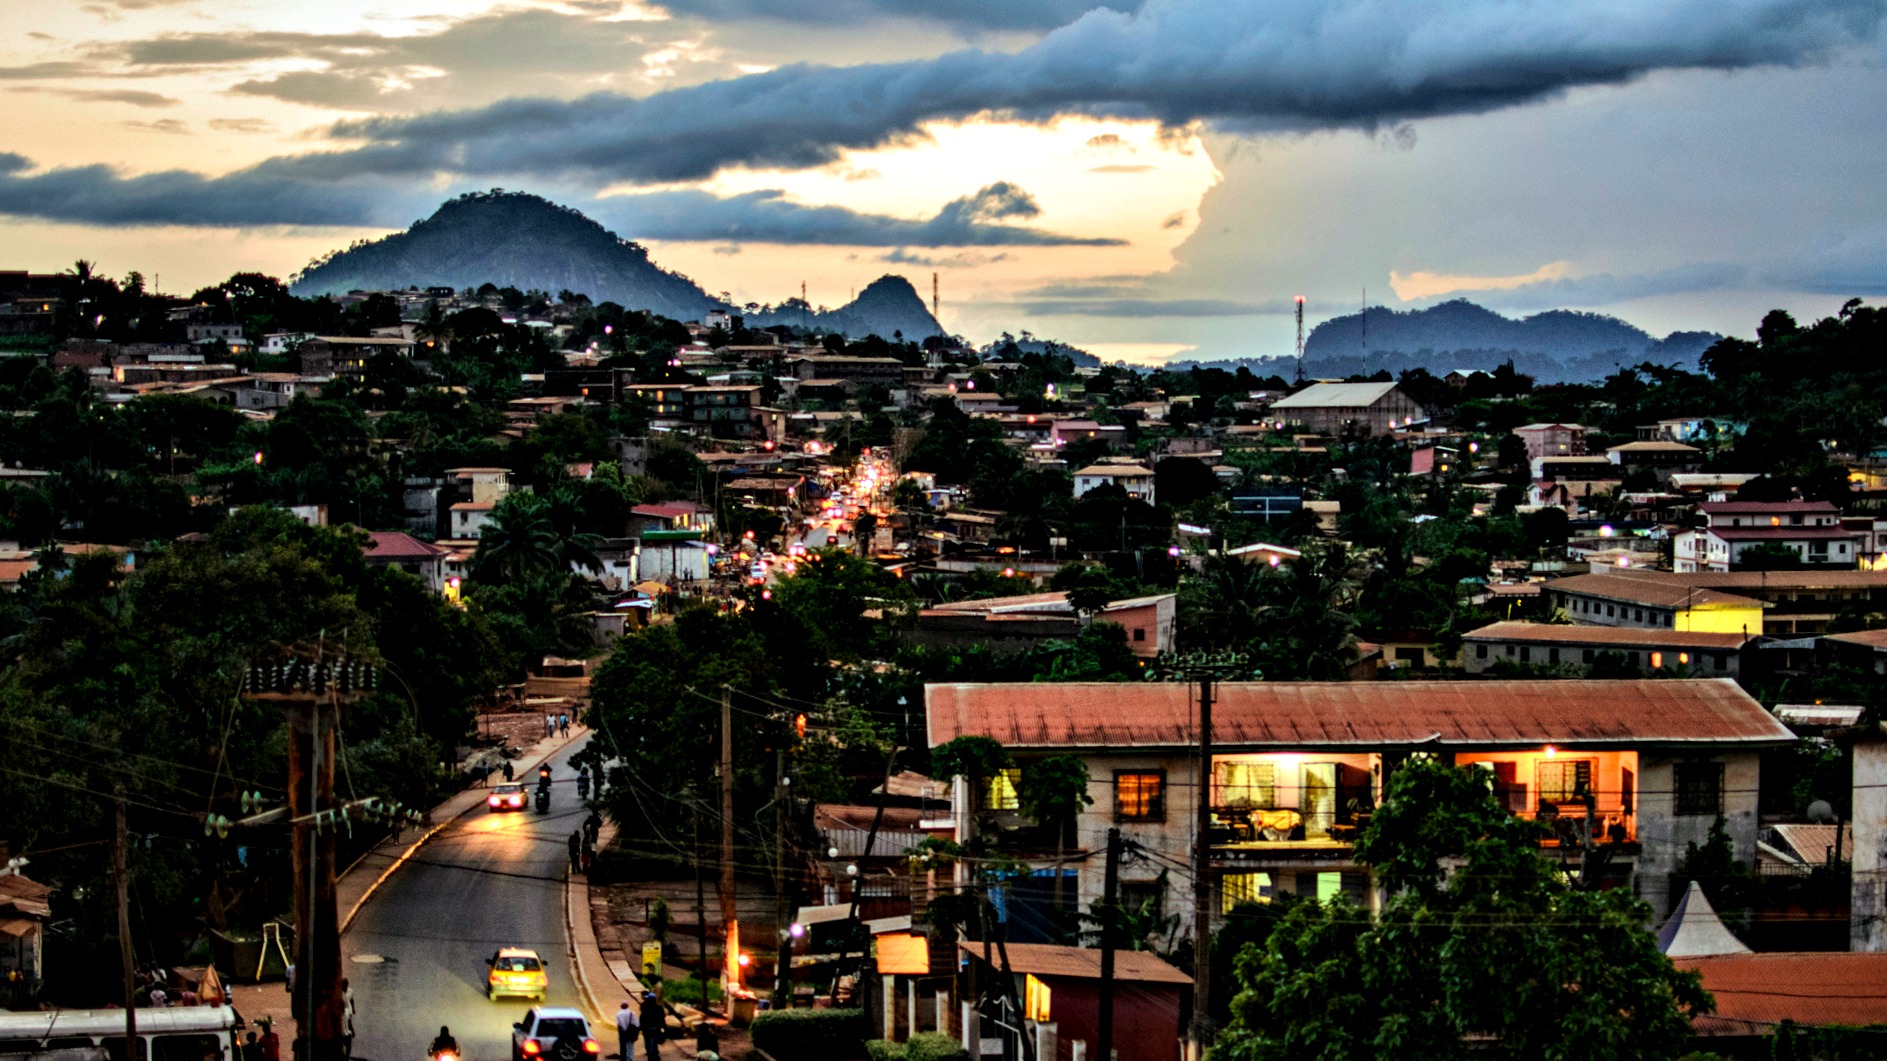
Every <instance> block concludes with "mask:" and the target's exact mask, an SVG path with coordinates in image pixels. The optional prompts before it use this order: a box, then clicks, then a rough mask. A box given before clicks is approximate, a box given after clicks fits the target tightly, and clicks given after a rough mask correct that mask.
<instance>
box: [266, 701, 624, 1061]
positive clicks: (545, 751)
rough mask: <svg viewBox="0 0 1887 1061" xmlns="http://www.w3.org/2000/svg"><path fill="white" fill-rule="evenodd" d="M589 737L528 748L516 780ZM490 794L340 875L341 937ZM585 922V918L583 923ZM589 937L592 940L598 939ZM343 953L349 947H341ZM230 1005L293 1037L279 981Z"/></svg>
mask: <svg viewBox="0 0 1887 1061" xmlns="http://www.w3.org/2000/svg"><path fill="white" fill-rule="evenodd" d="M587 733H589V730H587V729H585V728H583V727H582V726H580V725H577V724H576V723H574V722H573V723H571V725H570V736H568V737H546V738H544V739H542V740H539V741H538V742H537V743H536V744H534V745H532V746H531V747H529V748H527V749H525V751H524V753H523V754H522V755H520V756H519V757H518V758H517V760H516V763H517V766H516V768H515V769H516V772H517V774H518V776H520V777H522V776H524V775H525V774H527V773H529V772H530V771H532V770H535V769H537V765H538V764H539V763H541V762H543V761H544V760H546V759H548V758H550V757H551V756H553V755H555V754H557V753H558V752H560V751H562V750H563V749H564V748H565V747H566V746H568V745H569V744H570V743H571V742H572V741H576V740H579V739H581V738H582V737H583V736H584V735H586V734H587ZM489 794H490V789H488V788H485V787H484V786H481V785H473V786H472V787H470V788H467V789H465V790H463V791H460V792H457V793H455V794H453V795H452V797H451V798H449V799H447V800H446V801H445V802H443V803H441V804H439V805H438V806H436V807H434V808H433V809H432V810H430V811H428V812H426V820H425V822H424V823H422V824H420V825H419V826H418V827H417V828H416V829H404V828H403V829H401V830H400V831H399V832H396V833H394V834H393V835H392V836H389V837H387V838H386V839H385V840H382V841H380V842H379V843H378V844H375V845H374V846H373V847H372V848H371V849H369V850H368V851H367V853H365V854H363V855H361V856H360V857H359V858H357V859H355V860H354V863H353V865H351V866H348V867H347V868H346V869H344V870H342V871H341V875H340V877H339V878H338V879H337V880H336V882H335V895H336V908H337V909H338V910H339V911H340V915H341V935H342V937H343V938H345V937H346V935H347V929H348V926H349V925H351V924H353V923H354V916H355V915H356V914H358V913H359V912H360V909H361V907H362V906H364V905H366V902H367V900H368V899H370V898H372V896H373V893H374V892H375V891H378V890H379V888H380V885H381V884H383V883H385V882H386V880H387V878H388V877H391V876H393V873H394V871H396V870H398V869H399V868H400V866H402V865H404V864H405V862H406V860H407V859H409V858H411V857H413V855H414V853H415V852H417V851H418V850H419V849H420V847H422V846H423V845H424V844H425V843H426V841H428V840H431V839H432V838H433V837H434V836H436V835H438V833H439V832H440V831H442V830H444V829H445V828H446V827H447V826H449V825H451V824H452V823H453V822H455V821H457V820H458V819H459V818H460V817H461V816H462V815H464V814H465V813H466V812H468V811H471V810H474V809H476V808H478V807H482V806H484V805H485V797H486V796H487V795H489ZM567 919H568V914H567V913H566V920H567ZM587 921H588V919H587V918H586V919H585V922H586V923H587ZM591 938H592V940H594V938H595V937H594V936H592V937H591ZM343 953H345V947H343ZM638 997H639V996H638ZM230 1000H231V1002H232V1004H234V1006H235V1007H236V1012H238V1013H240V1014H242V1016H243V1019H245V1020H247V1021H248V1022H249V1023H251V1024H254V1023H256V1022H257V1021H259V1020H261V1019H262V1018H264V1017H267V1018H269V1019H271V1020H273V1021H274V1022H275V1030H276V1034H278V1035H280V1036H281V1037H282V1038H283V1039H285V1040H286V1039H290V1038H292V1037H293V1036H294V1034H295V1032H294V1027H295V1023H294V1019H293V1017H291V1016H290V1012H289V998H288V991H287V990H286V989H285V988H284V987H283V986H282V984H281V982H280V981H269V982H265V983H260V984H232V985H230ZM610 1008H611V1009H612V1010H614V1008H615V1003H614V1002H611V1003H610ZM612 1026H613V1024H612Z"/></svg>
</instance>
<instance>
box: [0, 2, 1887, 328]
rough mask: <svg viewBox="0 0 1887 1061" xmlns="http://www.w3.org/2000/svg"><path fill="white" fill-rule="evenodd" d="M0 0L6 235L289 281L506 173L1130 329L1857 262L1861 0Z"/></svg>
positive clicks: (1709, 315)
mask: <svg viewBox="0 0 1887 1061" xmlns="http://www.w3.org/2000/svg"><path fill="white" fill-rule="evenodd" d="M1113 3H1114V6H1113V7H1096V6H1093V5H1092V4H1091V3H1089V2H1088V0H927V2H924V3H918V2H916V0H669V2H668V3H666V4H665V5H658V4H656V3H654V2H652V0H564V2H559V3H545V2H535V0H516V2H510V3H491V2H487V0H323V2H321V3H318V4H311V3H307V2H305V0H299V2H294V3H289V2H283V0H216V2H209V0H91V2H86V0H7V8H8V14H9V16H10V17H9V23H10V26H11V28H12V30H13V32H11V33H9V34H8V35H7V36H6V37H5V39H4V41H3V42H0V94H4V97H5V102H6V103H7V106H4V107H0V269H5V268H29V269H33V270H36V271H51V270H58V269H65V268H68V267H70V265H71V263H72V262H73V261H75V260H77V259H80V258H83V259H87V260H89V261H93V262H96V263H97V266H98V268H99V269H100V270H102V271H104V272H106V273H108V274H111V275H116V276H122V275H123V274H125V273H127V272H129V271H131V270H134V269H135V270H139V271H141V272H142V273H144V274H145V275H146V276H147V277H151V278H154V279H155V281H156V282H157V283H158V284H159V285H160V286H161V288H162V289H163V290H165V291H167V292H185V293H187V292H189V291H191V290H194V289H195V288H196V287H198V286H202V285H206V284H209V283H214V282H216V281H218V280H220V279H222V278H224V277H226V276H228V275H229V274H230V273H232V272H236V271H240V270H252V269H253V270H259V271H262V272H267V273H271V274H274V275H278V276H284V277H286V276H288V275H289V274H292V273H294V272H295V271H296V270H297V269H299V268H301V267H302V266H303V265H304V264H306V263H307V261H308V260H309V259H311V258H313V257H315V256H317V255H319V254H322V253H323V252H326V251H328V250H330V249H333V248H335V247H338V246H344V245H346V244H348V243H350V242H352V241H354V240H356V239H362V238H373V237H376V236H379V235H383V234H385V233H387V232H389V231H394V230H398V229H401V228H404V227H406V226H407V225H409V224H411V223H412V222H413V221H414V220H416V219H419V218H422V217H424V216H426V215H427V214H429V213H431V212H432V211H433V210H434V209H436V208H437V206H438V204H439V203H440V202H442V201H443V200H444V199H447V198H449V197H451V196H453V195H456V194H458V193H460V192H464V191H470V190H482V189H488V188H494V187H502V188H507V189H513V190H523V191H530V192H535V193H537V194H540V195H543V196H545V197H547V198H550V199H553V200H555V201H558V202H561V203H565V204H567V205H570V206H573V207H576V208H577V209H580V210H583V211H584V212H586V213H589V214H591V215H592V216H594V217H596V218H597V219H598V220H599V221H602V222H603V223H604V224H606V225H608V226H609V227H611V228H612V229H614V230H615V231H616V232H618V233H619V234H620V235H622V236H624V237H626V238H629V239H634V240H637V241H639V242H641V243H644V244H645V245H647V246H648V247H649V249H650V252H651V254H652V255H653V256H654V258H655V260H656V261H657V262H659V263H661V264H663V265H664V266H667V267H669V268H673V269H678V270H680V271H682V272H684V273H686V274H688V275H689V276H691V277H693V278H694V279H695V280H697V281H698V282H700V283H701V285H702V286H703V287H704V288H706V289H707V290H708V291H710V292H713V293H717V294H718V293H722V292H725V293H726V294H728V295H729V296H731V297H732V298H733V299H734V300H735V301H737V302H749V301H755V302H769V303H771V302H778V301H780V300H782V299H784V298H786V297H788V296H790V295H796V294H797V293H798V291H799V288H800V285H801V284H802V283H803V284H805V286H806V290H807V293H808V295H809V297H810V298H811V300H812V301H813V302H814V303H815V304H820V305H826V306H836V305H839V304H841V303H843V302H845V301H847V300H848V299H849V298H850V297H851V295H852V294H853V293H854V292H855V291H856V290H858V289H859V288H862V287H863V286H865V285H866V284H868V283H870V282H871V281H872V280H874V279H876V278H877V277H878V276H880V275H883V274H885V273H898V274H901V275H904V276H906V277H908V278H910V279H911V280H912V281H913V283H915V284H916V285H917V286H918V288H919V289H920V290H921V291H923V292H925V293H926V294H928V293H929V291H930V279H931V274H932V273H935V274H937V276H938V283H939V287H940V289H941V295H942V306H943V309H942V314H941V316H942V320H943V323H944V325H945V327H947V328H949V329H950V330H952V331H954V332H957V333H959V334H962V335H965V336H966V337H968V338H970V339H972V340H975V341H978V342H987V341H989V340H991V339H994V338H995V337H997V336H998V335H1000V334H1001V333H1003V332H1010V333H1020V332H1022V331H1028V332H1031V333H1032V334H1034V335H1037V336H1040V337H1044V338H1056V339H1060V340H1062V341H1066V342H1070V343H1073V344H1075V345H1078V346H1081V347H1083V348H1085V349H1088V350H1092V351H1094V352H1096V353H1098V354H1101V355H1102V356H1104V357H1107V358H1110V359H1112V358H1126V359H1129V360H1134V361H1141V362H1152V361H1157V360H1160V359H1162V358H1165V357H1169V356H1176V355H1177V356H1191V357H1204V358H1219V357H1247V356H1268V355H1285V354H1289V353H1291V352H1292V349H1293V343H1294V335H1295V322H1294V319H1293V309H1294V305H1293V301H1294V298H1295V296H1298V295H1302V296H1304V298H1305V299H1306V316H1307V322H1308V323H1309V324H1310V325H1313V326H1314V324H1315V323H1316V322H1317V321H1319V320H1322V319H1326V318H1328V317H1331V316H1334V315H1338V314H1343V313H1351V312H1355V310H1356V309H1357V308H1358V307H1359V306H1360V305H1362V304H1363V303H1364V302H1365V301H1367V303H1368V304H1369V305H1372V306H1387V307H1390V308H1394V309H1411V308H1418V307H1422V306H1428V305H1433V304H1435V303H1437V302H1439V301H1443V300H1446V299H1450V298H1469V299H1472V300H1474V301H1476V302H1479V303H1481V304H1483V305H1487V306H1489V307H1491V308H1494V309H1497V310H1500V311H1502V312H1506V313H1510V314H1524V313H1532V312H1538V311H1540V310H1544V309H1553V308H1571V309H1581V310H1589V311H1594V312H1601V313H1608V314H1612V315H1615V316H1619V317H1622V318H1624V319H1626V320H1628V321H1631V322H1632V323H1634V324H1637V325H1639V326H1641V327H1644V328H1646V329H1647V330H1649V331H1652V332H1653V333H1656V334H1658V335H1663V334H1664V333H1666V332H1670V331H1675V330H1693V329H1701V330H1710V331H1718V332H1723V333H1726V334H1740V335H1748V334H1752V333H1753V331H1754V329H1755V325H1756V322H1757V321H1759V320H1760V319H1761V317H1762V314H1763V313H1764V312H1766V311H1767V310H1768V309H1771V308H1775V307H1781V308H1786V309H1789V310H1791V311H1792V312H1795V313H1796V314H1797V315H1798V316H1801V317H1815V316H1822V315H1826V314H1829V313H1832V312H1834V311H1835V310H1836V309H1837V308H1838V307H1839V306H1840V305H1841V304H1842V303H1843V302H1845V301H1846V300H1847V299H1849V298H1851V297H1860V298H1864V299H1868V300H1869V301H1874V300H1877V299H1879V298H1880V297H1882V296H1884V295H1887V203H1884V201H1883V197H1882V196H1881V195H1880V189H1881V187H1882V178H1881V174H1882V173H1887V106H1882V101H1887V34H1884V33H1883V26H1882V23H1883V17H1884V16H1887V0H1488V2H1482V0H1453V2H1450V0H1262V2H1246V0H1139V2H1136V0H1113Z"/></svg>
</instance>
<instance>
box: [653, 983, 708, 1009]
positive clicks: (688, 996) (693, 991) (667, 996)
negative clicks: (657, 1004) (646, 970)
mask: <svg viewBox="0 0 1887 1061" xmlns="http://www.w3.org/2000/svg"><path fill="white" fill-rule="evenodd" d="M707 984H708V1001H709V1002H710V1003H714V1002H719V1001H720V1000H721V982H720V981H719V980H709V981H708V982H707ZM656 993H657V994H659V995H661V996H662V1001H664V1002H685V1003H687V1004H688V1005H690V1006H699V1005H700V1004H701V981H699V980H697V979H695V978H694V977H692V976H689V977H682V978H680V979H675V980H668V979H664V980H661V981H659V982H658V983H657V985H656Z"/></svg>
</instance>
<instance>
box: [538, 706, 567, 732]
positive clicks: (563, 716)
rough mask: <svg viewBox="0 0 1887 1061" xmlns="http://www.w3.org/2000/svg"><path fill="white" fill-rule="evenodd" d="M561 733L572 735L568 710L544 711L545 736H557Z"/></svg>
mask: <svg viewBox="0 0 1887 1061" xmlns="http://www.w3.org/2000/svg"><path fill="white" fill-rule="evenodd" d="M559 735H561V736H565V737H568V736H569V735H570V713H569V712H568V711H564V712H561V713H560V712H556V711H546V712H544V736H546V737H555V736H559Z"/></svg>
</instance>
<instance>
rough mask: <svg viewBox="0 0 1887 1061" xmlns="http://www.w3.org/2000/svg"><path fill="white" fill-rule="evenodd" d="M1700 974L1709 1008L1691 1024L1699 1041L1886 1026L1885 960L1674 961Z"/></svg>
mask: <svg viewBox="0 0 1887 1061" xmlns="http://www.w3.org/2000/svg"><path fill="white" fill-rule="evenodd" d="M1676 965H1677V966H1678V968H1680V969H1695V970H1697V971H1698V972H1700V973H1702V974H1703V979H1704V990H1706V991H1709V992H1710V994H1711V995H1713V996H1714V997H1715V998H1716V1000H1717V1011H1716V1013H1715V1014H1712V1015H1710V1016H1705V1017H1698V1018H1697V1019H1696V1022H1695V1027H1696V1029H1697V1032H1698V1034H1700V1035H1761V1034H1767V1033H1768V1032H1770V1031H1771V1030H1773V1029H1772V1026H1773V1025H1776V1024H1780V1023H1781V1022H1783V1021H1785V1020H1792V1021H1794V1022H1795V1023H1797V1024H1805V1025H1829V1024H1841V1025H1854V1026H1864V1025H1869V1024H1887V986H1883V985H1887V954H1881V953H1871V954H1870V953H1860V954H1857V953H1852V952H1843V951H1829V952H1794V953H1769V954H1743V955H1737V956H1734V957H1721V958H1679V959H1677V960H1676Z"/></svg>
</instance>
